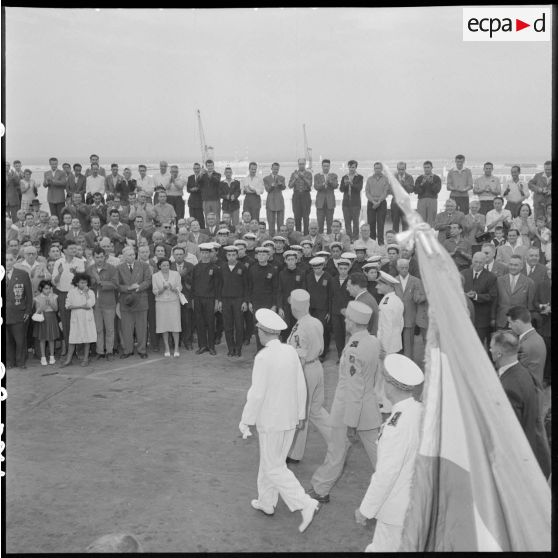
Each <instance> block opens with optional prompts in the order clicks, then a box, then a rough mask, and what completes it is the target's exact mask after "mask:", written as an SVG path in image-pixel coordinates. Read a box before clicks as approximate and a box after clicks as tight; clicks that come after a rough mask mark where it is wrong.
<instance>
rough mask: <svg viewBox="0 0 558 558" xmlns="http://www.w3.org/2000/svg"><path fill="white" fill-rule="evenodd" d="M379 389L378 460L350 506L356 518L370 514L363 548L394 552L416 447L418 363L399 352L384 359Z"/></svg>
mask: <svg viewBox="0 0 558 558" xmlns="http://www.w3.org/2000/svg"><path fill="white" fill-rule="evenodd" d="M384 376H385V391H386V395H387V397H388V398H389V399H390V401H391V403H392V405H393V406H392V413H391V415H390V416H389V418H388V419H387V421H386V422H385V423H384V424H383V425H382V429H381V432H380V436H379V438H378V463H377V465H376V471H375V472H374V473H373V475H372V479H371V481H370V486H369V487H368V490H367V491H366V494H365V496H364V498H363V500H362V502H361V504H360V507H359V508H358V509H357V510H356V511H355V519H356V521H357V523H360V524H362V525H364V524H365V523H366V519H371V518H373V517H375V518H376V529H375V531H374V537H373V539H372V543H371V544H369V545H368V546H367V547H366V551H367V552H397V551H398V550H399V546H400V544H401V538H402V532H403V521H404V519H405V513H406V511H407V508H408V507H409V501H410V490H411V482H412V478H413V470H414V466H415V460H416V457H417V453H418V449H419V439H420V423H421V415H422V410H423V406H422V404H421V403H419V402H418V401H416V400H415V399H414V397H413V392H414V390H415V389H416V388H417V386H419V385H420V384H422V382H423V381H424V375H423V373H422V371H421V370H420V368H419V367H418V366H417V365H416V364H415V363H414V362H413V361H412V360H411V359H409V358H407V357H406V356H403V355H398V354H392V355H388V356H387V357H386V358H385V361H384Z"/></svg>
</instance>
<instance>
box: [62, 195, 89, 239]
mask: <svg viewBox="0 0 558 558" xmlns="http://www.w3.org/2000/svg"><path fill="white" fill-rule="evenodd" d="M68 201H69V203H67V204H66V206H65V207H64V208H63V209H62V211H61V212H60V214H61V215H62V217H64V213H69V214H70V215H71V216H72V218H77V219H79V223H80V226H81V229H82V230H83V232H87V231H89V229H90V228H91V226H90V215H91V206H90V205H87V204H86V203H85V202H84V201H83V198H82V197H81V194H80V193H79V192H74V193H73V194H72V197H71V198H70V199H69V200H68Z"/></svg>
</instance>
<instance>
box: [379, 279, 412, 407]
mask: <svg viewBox="0 0 558 558" xmlns="http://www.w3.org/2000/svg"><path fill="white" fill-rule="evenodd" d="M377 283H378V286H377V289H378V292H379V293H380V294H382V295H384V296H383V298H382V300H381V301H380V304H379V305H378V307H379V309H380V316H379V318H378V340H379V341H380V345H381V348H382V357H383V356H384V355H390V354H392V353H398V352H399V351H401V349H402V348H403V340H402V337H401V335H402V333H403V326H404V320H403V313H404V311H405V306H404V305H403V301H402V300H401V299H400V298H399V297H398V296H397V294H396V292H395V288H396V286H401V284H400V283H399V281H398V280H397V279H396V278H395V277H392V276H391V275H389V274H388V273H386V272H385V271H381V270H380V276H379V277H378V281H377ZM382 388H383V381H380V386H379V391H378V393H382ZM381 406H382V413H389V412H391V410H390V407H391V405H390V402H389V400H387V398H386V397H385V396H382V397H381Z"/></svg>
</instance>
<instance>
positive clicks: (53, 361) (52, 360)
mask: <svg viewBox="0 0 558 558" xmlns="http://www.w3.org/2000/svg"><path fill="white" fill-rule="evenodd" d="M48 363H49V364H56V361H55V360H54V357H53V356H51V357H50V358H49V359H48Z"/></svg>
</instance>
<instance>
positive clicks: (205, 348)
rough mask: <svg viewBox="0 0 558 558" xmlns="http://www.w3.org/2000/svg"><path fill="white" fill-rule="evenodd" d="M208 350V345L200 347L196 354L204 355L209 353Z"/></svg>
mask: <svg viewBox="0 0 558 558" xmlns="http://www.w3.org/2000/svg"><path fill="white" fill-rule="evenodd" d="M207 351H209V349H208V348H207V347H200V348H199V349H198V350H197V351H196V354H197V355H202V354H203V353H207Z"/></svg>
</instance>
